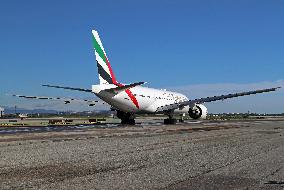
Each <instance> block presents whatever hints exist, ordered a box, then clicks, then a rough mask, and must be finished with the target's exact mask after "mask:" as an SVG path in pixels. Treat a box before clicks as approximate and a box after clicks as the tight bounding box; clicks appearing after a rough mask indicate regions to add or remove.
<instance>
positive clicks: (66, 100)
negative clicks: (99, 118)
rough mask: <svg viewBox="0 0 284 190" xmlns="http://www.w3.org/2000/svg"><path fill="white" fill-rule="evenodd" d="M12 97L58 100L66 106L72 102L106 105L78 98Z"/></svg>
mask: <svg viewBox="0 0 284 190" xmlns="http://www.w3.org/2000/svg"><path fill="white" fill-rule="evenodd" d="M12 96H14V97H19V98H25V99H37V100H58V101H62V102H64V104H70V103H72V102H78V103H86V104H88V105H89V106H95V105H96V104H97V103H99V102H101V103H102V104H105V103H104V102H102V101H98V100H88V99H77V98H62V97H46V96H25V95H16V94H13V95H12Z"/></svg>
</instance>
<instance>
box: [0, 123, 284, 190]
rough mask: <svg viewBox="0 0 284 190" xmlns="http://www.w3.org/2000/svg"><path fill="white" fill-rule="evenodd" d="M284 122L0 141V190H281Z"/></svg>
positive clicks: (13, 137) (14, 137)
mask: <svg viewBox="0 0 284 190" xmlns="http://www.w3.org/2000/svg"><path fill="white" fill-rule="evenodd" d="M283 167H284V121H280V120H279V121H278V120H274V121H235V122H229V121H223V122H217V121H204V122H201V123H198V122H197V123H185V124H179V125H176V126H163V125H159V124H157V125H145V126H136V127H120V128H109V129H103V128H100V129H96V128H86V129H84V130H68V131H59V132H52V131H51V132H42V133H32V134H31V133H25V134H7V135H1V136H0V189H1V190H15V189H16V190H19V189H66V190H70V189H76V190H77V189H78V190H80V189H204V190H205V189H206V190H207V189H267V190H268V189H284V168H283Z"/></svg>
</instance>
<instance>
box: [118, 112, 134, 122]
mask: <svg viewBox="0 0 284 190" xmlns="http://www.w3.org/2000/svg"><path fill="white" fill-rule="evenodd" d="M117 117H118V118H119V119H121V124H124V125H135V119H134V114H132V113H127V112H123V111H119V110H117Z"/></svg>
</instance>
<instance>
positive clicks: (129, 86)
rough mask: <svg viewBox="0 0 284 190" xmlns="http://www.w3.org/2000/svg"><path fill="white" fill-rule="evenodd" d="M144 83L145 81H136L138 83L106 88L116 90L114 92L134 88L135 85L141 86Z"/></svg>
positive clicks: (110, 90) (109, 90)
mask: <svg viewBox="0 0 284 190" xmlns="http://www.w3.org/2000/svg"><path fill="white" fill-rule="evenodd" d="M142 84H145V82H136V83H132V84H127V85H120V86H118V87H115V88H109V89H105V91H107V92H114V93H119V92H122V91H125V90H128V89H130V88H133V87H135V86H140V85H142Z"/></svg>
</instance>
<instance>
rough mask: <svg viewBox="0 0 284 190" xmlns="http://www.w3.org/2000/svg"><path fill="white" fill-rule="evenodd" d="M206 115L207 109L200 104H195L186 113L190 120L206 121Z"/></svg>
mask: <svg viewBox="0 0 284 190" xmlns="http://www.w3.org/2000/svg"><path fill="white" fill-rule="evenodd" d="M207 113H208V112H207V108H206V107H205V106H204V105H202V104H196V105H195V106H194V107H193V108H189V111H188V114H189V117H191V118H192V119H206V117H207Z"/></svg>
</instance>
